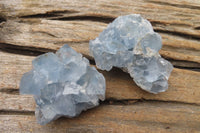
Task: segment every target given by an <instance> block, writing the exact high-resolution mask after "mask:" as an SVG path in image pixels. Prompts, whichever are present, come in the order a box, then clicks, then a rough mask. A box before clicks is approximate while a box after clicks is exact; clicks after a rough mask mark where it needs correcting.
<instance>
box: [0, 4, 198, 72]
mask: <svg viewBox="0 0 200 133" xmlns="http://www.w3.org/2000/svg"><path fill="white" fill-rule="evenodd" d="M0 5H1V7H2V8H1V9H0V10H1V13H0V14H1V15H0V16H1V17H2V20H6V22H3V23H2V24H1V27H2V28H0V42H1V43H3V44H12V46H21V47H22V48H24V49H32V50H33V49H36V50H39V51H45V52H46V51H49V50H56V49H58V48H60V46H61V45H63V44H64V43H68V44H70V45H73V47H74V48H76V50H77V51H79V52H81V53H83V54H86V55H87V56H88V53H89V51H88V41H89V40H90V39H94V38H96V37H97V36H98V34H99V33H100V32H101V31H102V30H103V29H105V28H106V25H107V23H109V22H111V21H112V20H113V19H114V18H116V17H117V16H119V15H126V14H130V13H139V14H141V15H142V16H143V17H145V18H147V19H148V20H150V21H151V23H152V25H153V27H154V29H155V30H156V31H158V32H159V33H160V34H161V35H162V37H163V44H164V47H163V48H162V50H161V51H160V54H161V55H162V56H163V57H165V58H167V59H171V60H177V61H179V62H180V61H186V62H185V63H174V64H175V65H177V66H180V67H193V68H200V52H199V51H200V42H199V40H200V31H199V27H200V21H199V18H200V2H198V1H195V2H194V1H190V0H184V1H183V0H182V1H174V0H169V1H167V2H166V1H164V0H138V1H131V0H127V1H119V0H112V1H105V0H99V1H93V0H88V1H87V2H83V1H78V0H75V1H74V2H71V1H70V0H66V1H63V0H59V1H51V2H47V0H41V1H21V0H11V1H1V2H0ZM13 5H15V6H13ZM88 5H90V6H88ZM169 10H170V12H169ZM158 11H159V14H158V13H157V12H158ZM166 16H167V17H166ZM79 47H82V48H81V49H80V48H79Z"/></svg>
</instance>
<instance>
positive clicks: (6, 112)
mask: <svg viewBox="0 0 200 133" xmlns="http://www.w3.org/2000/svg"><path fill="white" fill-rule="evenodd" d="M0 115H31V116H32V115H35V112H34V111H19V110H0Z"/></svg>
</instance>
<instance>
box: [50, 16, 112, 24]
mask: <svg viewBox="0 0 200 133" xmlns="http://www.w3.org/2000/svg"><path fill="white" fill-rule="evenodd" d="M114 19H115V18H114V17H109V16H92V15H84V16H70V17H61V18H59V17H58V18H53V19H51V20H62V21H73V20H80V21H83V20H89V21H95V22H103V23H110V22H112V21H113V20H114Z"/></svg>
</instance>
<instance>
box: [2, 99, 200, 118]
mask: <svg viewBox="0 0 200 133" xmlns="http://www.w3.org/2000/svg"><path fill="white" fill-rule="evenodd" d="M147 103H148V104H152V105H154V104H175V105H193V106H199V104H195V103H184V102H177V101H162V100H149V99H124V100H115V99H112V100H111V99H107V100H105V101H101V102H100V105H99V106H103V105H107V106H109V105H114V106H119V105H122V106H131V105H139V104H147ZM0 115H35V112H34V111H29V110H15V109H2V110H0Z"/></svg>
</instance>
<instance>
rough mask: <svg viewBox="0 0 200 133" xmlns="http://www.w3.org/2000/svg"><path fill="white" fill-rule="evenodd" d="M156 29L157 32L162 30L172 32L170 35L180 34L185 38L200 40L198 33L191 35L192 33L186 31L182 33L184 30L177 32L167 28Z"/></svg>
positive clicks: (162, 31) (167, 32)
mask: <svg viewBox="0 0 200 133" xmlns="http://www.w3.org/2000/svg"><path fill="white" fill-rule="evenodd" d="M154 31H156V32H160V33H166V34H170V35H174V36H179V37H182V38H185V39H190V40H197V41H199V40H200V36H198V35H191V34H186V33H182V32H176V31H167V30H161V29H154Z"/></svg>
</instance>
